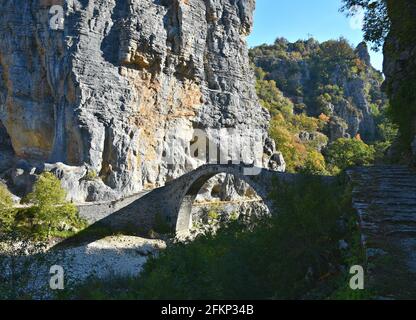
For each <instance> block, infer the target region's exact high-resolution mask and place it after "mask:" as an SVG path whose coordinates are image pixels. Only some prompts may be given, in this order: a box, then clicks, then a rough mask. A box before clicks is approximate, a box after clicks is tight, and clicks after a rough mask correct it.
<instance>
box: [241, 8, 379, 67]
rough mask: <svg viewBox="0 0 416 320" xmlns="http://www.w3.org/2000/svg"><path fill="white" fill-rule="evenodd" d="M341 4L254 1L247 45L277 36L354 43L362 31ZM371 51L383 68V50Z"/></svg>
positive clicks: (375, 61) (290, 39) (359, 40)
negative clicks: (253, 14) (342, 40)
mask: <svg viewBox="0 0 416 320" xmlns="http://www.w3.org/2000/svg"><path fill="white" fill-rule="evenodd" d="M341 6H342V2H341V0H256V11H255V17H254V29H253V32H252V34H251V35H250V37H249V38H248V44H249V46H250V47H252V46H256V45H260V44H263V43H273V42H274V40H275V39H276V38H277V37H284V38H287V39H288V40H289V41H292V42H293V41H296V40H298V39H308V38H309V37H310V36H313V37H314V38H315V39H317V40H318V41H321V42H322V41H326V40H329V39H337V38H339V37H341V36H343V37H344V38H346V39H348V40H349V41H350V42H351V44H353V45H354V46H356V45H357V44H359V43H360V42H361V41H362V40H363V33H362V31H361V30H360V28H357V27H355V26H356V25H357V24H355V25H354V23H351V19H350V18H347V17H346V16H345V15H344V13H341V12H339V8H340V7H341ZM370 54H371V62H372V64H373V66H374V67H375V68H377V69H379V70H382V64H383V55H382V53H381V52H377V53H376V52H370Z"/></svg>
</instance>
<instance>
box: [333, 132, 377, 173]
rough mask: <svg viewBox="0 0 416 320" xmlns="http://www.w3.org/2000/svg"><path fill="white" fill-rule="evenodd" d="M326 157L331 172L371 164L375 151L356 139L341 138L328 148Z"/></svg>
mask: <svg viewBox="0 0 416 320" xmlns="http://www.w3.org/2000/svg"><path fill="white" fill-rule="evenodd" d="M326 155H327V159H328V164H329V165H331V166H332V168H333V170H344V169H346V168H348V167H353V166H362V165H369V164H371V163H373V161H374V157H375V149H374V147H373V146H369V145H367V144H365V143H364V142H363V141H362V140H360V139H357V138H355V139H345V138H341V139H338V140H337V141H335V142H334V143H332V144H331V145H330V146H329V147H328V149H327V150H326Z"/></svg>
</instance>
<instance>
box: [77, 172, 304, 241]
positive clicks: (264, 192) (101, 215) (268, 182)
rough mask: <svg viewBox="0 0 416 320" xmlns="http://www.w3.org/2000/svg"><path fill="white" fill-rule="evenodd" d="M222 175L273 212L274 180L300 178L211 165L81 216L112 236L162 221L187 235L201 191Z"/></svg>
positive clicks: (139, 230) (85, 209) (82, 209)
mask: <svg viewBox="0 0 416 320" xmlns="http://www.w3.org/2000/svg"><path fill="white" fill-rule="evenodd" d="M220 173H226V174H231V175H234V176H236V177H238V178H240V179H242V180H243V181H245V182H247V183H248V184H249V185H250V186H251V187H252V188H253V189H254V190H255V191H256V192H257V194H258V195H259V196H260V197H261V198H262V199H263V200H264V202H265V204H266V205H267V206H268V208H269V209H270V210H271V211H272V210H273V204H272V202H271V201H268V198H269V197H268V195H269V193H270V191H271V190H272V181H273V179H274V178H278V179H279V180H280V181H287V182H290V181H293V180H294V179H296V178H297V177H298V175H295V174H288V173H281V172H276V171H271V170H267V169H261V168H256V167H246V166H242V165H232V164H228V165H217V164H207V165H203V166H201V167H199V168H198V169H196V170H194V171H192V172H189V173H187V174H185V175H183V176H181V177H179V178H177V179H175V180H172V181H170V182H168V183H167V184H166V185H165V186H163V187H160V188H157V189H154V190H151V191H146V192H142V193H140V194H137V195H134V196H131V197H129V198H126V199H123V200H119V201H112V202H106V203H104V202H103V203H94V204H87V205H80V206H79V211H80V215H81V216H82V217H83V218H85V219H87V220H88V221H89V222H90V223H91V224H92V226H97V225H98V226H102V227H105V228H106V229H109V230H111V231H112V232H121V231H123V232H126V231H127V232H132V233H139V234H147V233H148V231H149V230H151V229H154V228H155V224H157V223H160V220H161V221H162V222H163V223H166V224H167V225H169V226H170V227H171V228H172V230H175V231H176V233H177V234H183V233H186V232H187V231H189V229H190V227H191V223H192V219H191V210H192V204H193V202H194V200H195V198H196V196H197V195H198V193H199V191H200V189H201V188H202V187H203V185H204V184H205V183H206V182H207V181H208V180H209V179H210V178H212V177H214V176H215V175H217V174H220ZM158 220H159V221H158Z"/></svg>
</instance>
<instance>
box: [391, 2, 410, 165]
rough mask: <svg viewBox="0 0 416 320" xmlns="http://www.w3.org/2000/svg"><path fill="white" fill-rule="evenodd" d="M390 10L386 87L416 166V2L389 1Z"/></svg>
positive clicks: (403, 139)
mask: <svg viewBox="0 0 416 320" xmlns="http://www.w3.org/2000/svg"><path fill="white" fill-rule="evenodd" d="M387 8H388V15H389V18H390V21H391V28H390V32H389V34H388V36H387V39H386V41H385V44H384V49H383V53H384V65H383V71H384V74H385V75H386V81H385V83H384V88H385V89H386V92H387V94H388V96H389V99H390V102H391V107H392V110H393V112H394V118H395V121H396V122H397V123H398V124H399V129H400V136H401V137H400V139H401V140H402V141H401V143H400V144H401V145H404V146H405V148H406V150H405V153H406V158H407V154H408V153H409V152H410V153H411V154H412V156H413V159H412V160H413V163H416V85H415V84H416V19H415V18H416V3H415V2H414V1H412V0H397V1H393V0H389V1H387ZM400 156H402V155H400ZM406 160H408V159H406Z"/></svg>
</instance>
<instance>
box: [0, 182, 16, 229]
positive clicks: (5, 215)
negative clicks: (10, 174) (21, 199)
mask: <svg viewBox="0 0 416 320" xmlns="http://www.w3.org/2000/svg"><path fill="white" fill-rule="evenodd" d="M14 213H15V211H14V209H13V200H12V196H11V194H10V192H9V191H8V190H7V188H6V186H4V185H3V184H0V231H4V230H9V229H10V228H11V226H12V224H13V221H14Z"/></svg>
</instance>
